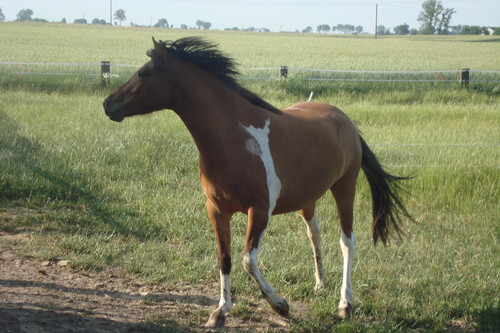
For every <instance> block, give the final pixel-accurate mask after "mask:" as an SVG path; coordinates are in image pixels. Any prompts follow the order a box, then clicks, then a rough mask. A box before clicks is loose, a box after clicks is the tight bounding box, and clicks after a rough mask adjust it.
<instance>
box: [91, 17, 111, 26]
mask: <svg viewBox="0 0 500 333" xmlns="http://www.w3.org/2000/svg"><path fill="white" fill-rule="evenodd" d="M92 24H101V25H106V24H107V23H106V20H103V19H98V18H95V19H93V20H92Z"/></svg>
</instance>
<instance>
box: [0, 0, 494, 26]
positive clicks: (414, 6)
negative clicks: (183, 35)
mask: <svg viewBox="0 0 500 333" xmlns="http://www.w3.org/2000/svg"><path fill="white" fill-rule="evenodd" d="M423 1H424V0H372V1H370V0H364V1H362V0H353V1H337V0H310V1H307V0H303V1H298V0H246V1H244V0H177V1H176V0H141V1H137V0H77V1H75V0H0V8H1V9H2V11H3V14H4V15H5V18H6V20H7V21H13V20H15V19H16V15H17V13H18V12H19V11H20V10H21V9H31V10H33V16H32V17H33V18H43V19H46V20H49V21H61V20H62V18H65V19H66V21H67V22H68V23H71V22H73V21H74V20H75V19H78V18H85V19H87V21H89V23H90V22H91V21H92V20H93V19H94V18H98V19H104V20H106V21H107V22H109V19H110V3H112V12H113V13H114V12H115V11H116V10H117V9H123V10H124V11H125V15H126V18H127V19H126V21H124V22H122V25H126V26H128V25H130V24H131V23H132V22H133V23H135V24H138V25H148V26H149V25H152V24H155V23H156V22H158V20H159V19H161V18H165V19H167V21H168V23H169V25H173V26H174V27H175V28H179V27H180V26H181V24H185V25H187V26H189V27H195V26H196V21H197V20H202V21H206V22H210V23H211V24H212V27H211V29H220V30H223V29H225V28H232V27H237V28H239V29H246V28H249V27H254V28H267V29H270V30H271V31H276V32H277V31H296V30H299V31H301V30H303V29H304V28H305V27H307V26H311V27H312V28H313V31H314V32H316V27H317V26H318V25H320V24H328V25H330V26H335V25H337V24H352V25H355V26H357V25H361V26H363V28H364V31H365V32H369V33H374V31H375V16H376V15H375V12H376V10H375V8H376V4H378V25H384V26H385V27H386V28H394V27H395V26H398V25H401V24H404V23H406V24H408V25H409V26H410V29H411V28H417V29H418V28H419V26H420V24H419V23H418V22H417V17H418V14H419V13H420V11H421V9H422V2H423ZM441 2H442V4H443V6H444V7H445V8H454V9H455V10H456V13H455V14H453V16H452V21H451V25H458V24H462V25H479V26H494V27H499V26H500V0H441Z"/></svg>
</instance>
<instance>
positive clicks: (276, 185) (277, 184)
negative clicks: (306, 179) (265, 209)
mask: <svg viewBox="0 0 500 333" xmlns="http://www.w3.org/2000/svg"><path fill="white" fill-rule="evenodd" d="M270 123H271V122H270V120H269V119H268V120H266V123H265V125H264V128H255V127H253V126H252V125H250V126H248V127H245V126H242V127H243V128H244V129H245V131H247V133H248V134H250V136H251V138H249V139H248V140H247V141H246V143H245V148H246V149H247V150H248V152H250V153H251V154H253V155H256V156H259V157H260V159H261V160H262V164H264V169H265V171H266V182H267V189H268V194H269V218H271V214H272V213H273V210H274V207H276V201H277V200H278V198H279V195H280V191H281V181H280V179H279V178H278V175H277V174H276V169H275V168H274V162H273V157H272V155H271V147H270V146H269V132H270V130H269V125H270Z"/></svg>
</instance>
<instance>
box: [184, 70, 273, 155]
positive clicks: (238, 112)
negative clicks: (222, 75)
mask: <svg viewBox="0 0 500 333" xmlns="http://www.w3.org/2000/svg"><path fill="white" fill-rule="evenodd" d="M176 87H177V89H178V91H177V94H176V95H177V97H176V99H177V101H176V106H175V108H174V111H175V112H176V113H177V114H178V115H179V116H180V117H181V119H182V121H183V122H184V124H185V125H186V127H187V129H188V130H189V132H190V133H191V135H192V137H193V139H194V141H195V143H196V145H197V147H198V150H199V151H200V155H201V158H202V160H207V159H213V158H215V159H219V160H220V159H226V158H229V157H228V156H230V155H231V154H233V153H234V151H235V150H241V147H240V146H238V142H239V140H243V135H244V134H243V132H242V131H241V125H242V124H244V125H248V124H249V123H250V122H251V121H252V119H251V118H254V117H255V116H257V114H256V113H255V112H257V113H258V112H259V111H258V110H257V111H256V110H255V109H256V107H255V106H253V105H252V104H251V103H249V102H248V101H247V100H246V99H244V98H243V97H242V96H240V95H239V94H238V93H237V92H235V91H234V90H232V89H230V88H229V87H227V86H226V85H225V84H224V83H222V82H220V81H219V80H218V79H216V78H214V77H212V76H211V75H209V74H207V73H205V72H203V71H201V70H197V71H195V72H194V73H189V74H186V75H185V76H184V77H183V79H182V81H181V80H179V81H178V84H177V85H176ZM257 109H258V108H257ZM262 123H263V122H262ZM224 154H225V155H228V156H223V155H224ZM208 162H210V161H208ZM219 162H220V161H217V162H216V163H219Z"/></svg>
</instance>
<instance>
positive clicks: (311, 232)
mask: <svg viewBox="0 0 500 333" xmlns="http://www.w3.org/2000/svg"><path fill="white" fill-rule="evenodd" d="M300 215H302V219H303V220H304V222H305V223H306V224H307V236H308V237H309V240H310V241H311V245H312V249H313V254H314V261H315V268H316V274H315V277H316V285H315V287H314V289H315V290H320V289H323V287H324V285H325V270H324V269H323V263H322V259H321V235H320V232H319V221H318V218H317V217H316V213H315V206H314V205H312V206H311V207H307V208H305V209H303V210H301V211H300Z"/></svg>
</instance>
